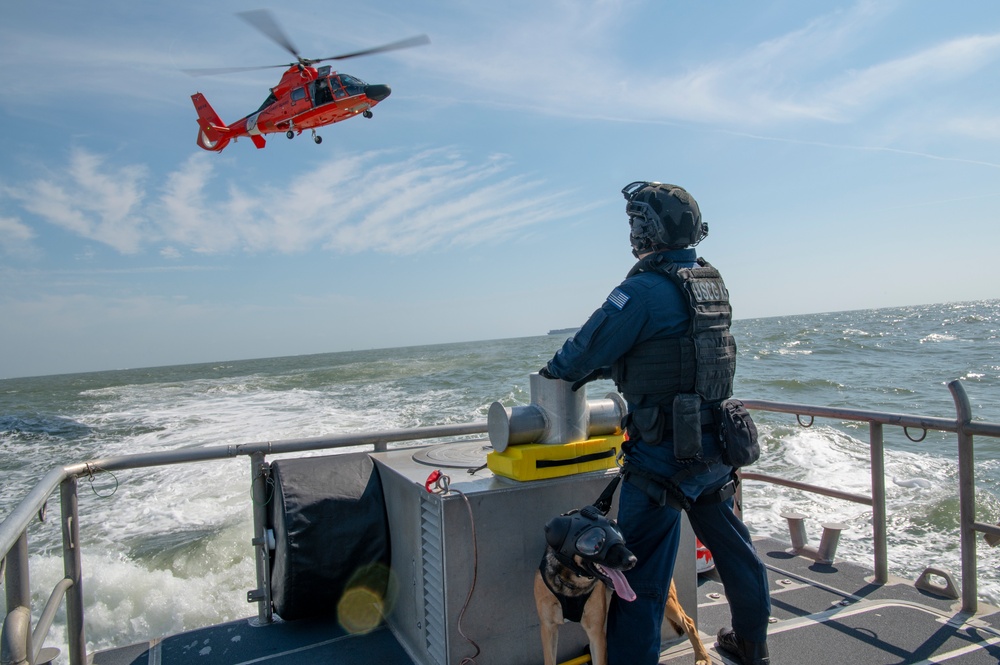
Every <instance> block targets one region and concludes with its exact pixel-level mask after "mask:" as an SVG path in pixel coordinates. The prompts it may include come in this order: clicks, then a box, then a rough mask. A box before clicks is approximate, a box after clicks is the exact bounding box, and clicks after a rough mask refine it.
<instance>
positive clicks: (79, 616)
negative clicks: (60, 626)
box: [59, 476, 87, 665]
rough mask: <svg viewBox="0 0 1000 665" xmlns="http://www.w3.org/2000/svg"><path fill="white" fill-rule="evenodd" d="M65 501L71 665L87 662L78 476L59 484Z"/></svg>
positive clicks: (64, 516)
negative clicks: (69, 585)
mask: <svg viewBox="0 0 1000 665" xmlns="http://www.w3.org/2000/svg"><path fill="white" fill-rule="evenodd" d="M59 492H60V502H61V504H62V513H61V514H62V538H63V572H64V574H65V575H66V579H68V580H70V581H72V582H73V586H72V587H70V588H69V589H68V590H67V591H66V642H67V645H68V649H69V662H70V665H85V663H86V662H87V640H86V637H85V635H84V630H83V563H82V558H81V554H80V512H79V495H78V494H77V481H76V476H69V477H68V478H66V480H64V481H62V483H61V484H60V486H59Z"/></svg>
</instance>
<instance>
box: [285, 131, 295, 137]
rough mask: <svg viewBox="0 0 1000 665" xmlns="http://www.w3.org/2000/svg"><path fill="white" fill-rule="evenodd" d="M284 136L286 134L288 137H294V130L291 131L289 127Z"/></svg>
mask: <svg viewBox="0 0 1000 665" xmlns="http://www.w3.org/2000/svg"><path fill="white" fill-rule="evenodd" d="M285 136H287V137H288V138H290V139H294V138H295V132H293V131H292V130H290V129H289V130H288V131H287V132H285Z"/></svg>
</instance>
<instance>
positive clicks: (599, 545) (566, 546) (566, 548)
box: [545, 506, 625, 562]
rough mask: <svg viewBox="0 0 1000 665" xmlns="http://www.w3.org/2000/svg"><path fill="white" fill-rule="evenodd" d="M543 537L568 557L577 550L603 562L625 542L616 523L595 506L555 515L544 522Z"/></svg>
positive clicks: (593, 559) (583, 554)
mask: <svg viewBox="0 0 1000 665" xmlns="http://www.w3.org/2000/svg"><path fill="white" fill-rule="evenodd" d="M545 540H546V542H547V543H548V544H549V545H551V546H552V549H554V550H555V551H556V552H557V553H558V554H561V555H562V556H564V557H566V558H569V559H571V558H572V557H573V555H575V554H578V555H580V556H582V557H585V558H587V559H589V560H591V561H596V562H602V561H604V560H605V557H606V556H607V554H608V552H609V551H610V550H611V548H612V547H614V546H615V545H619V544H620V545H624V544H625V538H624V537H623V536H622V532H621V531H620V530H619V529H618V525H617V524H616V523H615V522H614V521H612V520H609V519H608V518H606V517H605V516H604V515H603V514H601V512H600V511H599V510H598V509H597V508H595V507H594V506H587V507H585V508H583V509H582V510H579V511H577V510H574V511H571V512H569V513H566V514H565V515H560V516H559V517H554V518H552V519H551V520H549V523H548V524H546V525H545Z"/></svg>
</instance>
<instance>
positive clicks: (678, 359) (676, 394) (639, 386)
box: [540, 182, 771, 665]
mask: <svg viewBox="0 0 1000 665" xmlns="http://www.w3.org/2000/svg"><path fill="white" fill-rule="evenodd" d="M622 194H624V196H625V200H626V201H627V203H626V206H625V211H626V213H627V214H628V217H629V226H630V228H631V233H630V240H631V243H632V253H633V255H635V257H636V258H637V259H639V261H638V263H636V264H635V266H634V267H633V268H632V270H631V271H630V272H629V274H628V276H627V277H626V278H625V281H623V282H622V283H621V284H619V285H618V287H617V288H615V289H614V290H613V291H612V292H611V295H609V296H608V298H607V300H606V301H605V302H604V304H603V305H602V306H601V308H600V309H598V310H597V311H595V312H594V313H593V314H592V315H591V317H590V319H588V320H587V322H586V323H585V324H584V325H583V327H582V328H581V329H580V331H579V332H577V333H576V334H575V335H574V336H573V337H571V338H570V339H569V340H567V341H566V343H565V344H564V345H563V347H562V348H561V349H560V350H559V351H558V352H557V353H556V355H555V356H554V357H553V358H552V360H550V361H549V362H548V364H547V365H546V366H545V367H544V368H542V370H541V372H540V373H541V374H542V376H545V377H546V378H550V379H562V380H565V381H573V382H575V383H576V384H577V385H575V386H574V388H578V387H579V386H580V385H582V384H583V383H585V382H587V381H590V380H593V379H597V378H611V379H613V380H614V381H615V384H616V386H617V387H618V390H619V392H621V393H622V396H623V397H624V398H625V400H626V402H627V403H628V415H627V416H626V418H625V423H624V424H625V429H626V432H627V434H628V437H627V438H628V440H627V441H626V442H625V444H624V445H623V449H624V451H625V465H624V478H625V482H624V483H622V489H621V497H620V498H619V505H618V521H619V524H620V526H621V529H622V533H623V534H624V536H625V541H626V543H627V544H628V547H629V549H630V550H632V552H633V553H634V554H635V555H636V557H637V558H638V560H639V563H638V564H637V565H636V566H635V568H633V569H632V570H630V571H628V572H627V573H626V577H627V578H628V581H629V583H630V584H631V586H632V588H633V589H634V590H635V592H636V594H637V596H638V598H637V599H636V600H635V601H633V602H624V601H622V600H621V599H619V598H618V597H617V596H615V597H614V598H613V599H612V604H611V611H610V614H609V616H608V660H609V665H626V664H627V665H654V664H655V663H657V662H658V660H659V652H660V624H661V623H662V621H663V611H664V606H665V604H666V599H667V593H668V591H669V587H670V579H671V576H672V574H673V570H674V562H675V559H676V557H677V548H678V544H679V542H680V533H681V511H682V510H684V511H687V513H688V517H689V518H690V521H691V524H692V526H693V528H694V532H695V535H697V537H698V538H699V540H701V542H702V543H704V544H705V545H706V546H707V547H708V548H709V550H711V552H712V555H713V557H714V559H715V564H716V568H717V570H718V571H719V575H720V577H721V578H722V582H723V585H724V587H725V590H726V598H727V599H728V601H729V605H730V608H731V611H732V625H733V628H726V629H722V630H720V631H719V635H718V641H717V642H716V647H717V648H719V649H721V650H722V651H724V652H726V653H727V654H728V655H729V656H730V657H733V658H735V659H737V660H738V661H739V662H741V663H743V664H744V665H769V664H770V658H769V656H768V650H767V625H768V618H769V615H770V611H771V601H770V595H769V591H768V582H767V572H766V570H765V568H764V565H763V563H762V562H761V561H760V558H759V557H758V556H757V553H756V551H755V550H754V547H753V544H752V543H751V540H750V534H749V532H748V531H747V528H746V526H745V525H744V524H743V522H742V521H741V520H740V519H739V518H738V517H737V516H736V515H735V513H734V512H733V493H734V492H735V488H736V482H735V481H736V476H735V473H734V469H733V467H732V466H729V465H728V464H726V463H724V462H723V461H722V459H721V456H722V450H721V446H720V442H719V422H718V419H719V411H720V410H719V405H720V404H721V403H722V402H723V401H724V400H726V399H727V398H729V397H730V396H731V395H732V388H733V377H734V374H735V371H736V343H735V341H733V338H732V335H731V334H730V332H729V326H730V323H731V321H732V310H731V308H730V306H729V292H728V291H727V290H726V287H725V284H724V282H723V281H722V277H721V275H719V273H718V271H716V270H715V268H713V267H712V266H711V265H709V264H708V262H707V261H705V260H704V259H701V258H698V256H697V254H696V252H695V250H694V246H695V245H697V244H698V243H699V242H701V240H703V239H704V238H705V236H707V235H708V226H707V225H706V224H704V223H703V222H702V219H701V212H700V210H699V208H698V203H697V202H696V201H695V200H694V198H693V197H692V196H691V195H690V194H688V192H687V191H685V190H684V189H683V188H681V187H677V186H676V185H667V184H661V183H658V182H633V183H631V184H629V185H627V186H625V188H624V189H622Z"/></svg>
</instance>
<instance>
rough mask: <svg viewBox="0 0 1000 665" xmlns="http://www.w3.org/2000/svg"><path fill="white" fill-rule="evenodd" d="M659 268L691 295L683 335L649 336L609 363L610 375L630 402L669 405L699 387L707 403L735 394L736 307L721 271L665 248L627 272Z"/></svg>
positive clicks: (652, 270)
mask: <svg viewBox="0 0 1000 665" xmlns="http://www.w3.org/2000/svg"><path fill="white" fill-rule="evenodd" d="M640 272H655V273H657V274H659V275H663V276H664V277H666V278H667V279H669V280H670V281H671V282H673V283H674V284H675V285H676V286H677V287H678V288H679V289H680V291H681V293H683V294H684V295H685V296H686V297H687V301H688V310H689V312H690V315H691V317H690V323H689V325H688V330H687V332H686V333H685V335H684V336H682V337H670V338H663V339H650V340H647V341H645V342H642V343H640V344H637V345H635V346H634V347H632V348H631V349H630V350H629V351H628V353H626V354H625V355H624V356H622V357H621V358H619V359H618V360H617V361H615V363H614V364H613V365H612V366H611V378H612V379H614V382H615V385H616V386H617V387H618V391H619V392H620V393H621V394H622V396H623V397H624V398H625V399H626V400H627V401H628V402H629V403H630V404H642V405H643V406H652V405H654V404H659V405H660V406H662V407H665V408H667V409H669V408H670V407H671V404H672V402H673V398H674V396H676V395H678V394H681V393H698V394H699V395H701V398H702V400H703V401H704V402H705V403H708V404H712V403H717V402H721V401H722V400H724V399H727V398H728V397H730V396H731V395H732V394H733V377H734V376H735V374H736V341H735V340H734V339H733V336H732V335H731V334H730V332H729V326H730V324H731V323H732V319H733V312H732V308H731V307H730V306H729V291H728V290H727V289H726V285H725V283H724V282H723V281H722V275H720V274H719V271H718V270H716V269H715V268H713V267H712V266H711V265H710V264H709V263H708V261H706V260H705V259H702V258H699V259H698V265H697V267H695V268H680V267H678V265H677V264H676V263H673V262H672V261H669V260H667V259H666V258H665V257H663V255H661V254H654V255H652V256H649V257H646V258H645V259H643V260H641V261H639V262H638V263H636V265H635V266H634V267H633V268H632V270H631V271H630V272H629V274H628V276H629V277H632V276H633V275H636V274H638V273H640Z"/></svg>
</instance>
